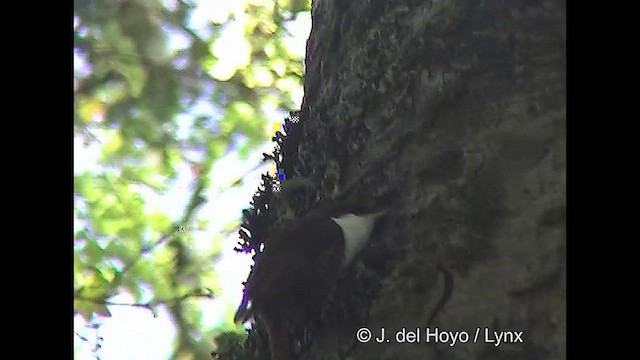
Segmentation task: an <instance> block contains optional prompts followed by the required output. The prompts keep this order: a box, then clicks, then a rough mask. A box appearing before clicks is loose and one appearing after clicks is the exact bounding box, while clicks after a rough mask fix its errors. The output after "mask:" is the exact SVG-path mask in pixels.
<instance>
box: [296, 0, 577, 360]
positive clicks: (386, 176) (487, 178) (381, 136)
mask: <svg viewBox="0 0 640 360" xmlns="http://www.w3.org/2000/svg"><path fill="white" fill-rule="evenodd" d="M307 51H308V53H307V59H306V77H305V99H304V103H303V107H302V111H301V115H300V126H299V128H298V129H297V130H295V131H294V132H295V134H294V135H295V136H293V137H292V138H291V139H289V140H288V143H287V144H285V146H284V153H285V162H284V164H285V167H286V168H287V171H288V173H292V174H294V175H302V176H305V177H307V178H309V179H312V181H313V182H315V183H316V184H317V185H318V188H319V195H320V196H321V197H325V198H331V197H333V196H336V194H340V192H341V190H344V189H345V184H354V183H357V185H358V186H357V188H358V191H359V192H362V193H364V194H369V195H370V199H363V201H365V200H367V201H371V202H373V203H378V204H381V203H384V205H385V206H388V207H389V208H390V209H392V215H391V218H390V220H389V221H387V223H385V224H383V226H382V227H381V230H380V231H379V234H378V235H377V236H376V238H375V239H374V240H373V241H374V242H373V244H372V245H371V246H369V247H367V248H366V249H365V250H364V251H363V253H362V254H361V256H360V260H359V264H358V265H357V266H354V267H353V268H352V269H350V271H349V272H348V273H347V274H346V275H345V278H344V279H342V280H341V281H340V283H339V284H338V286H337V289H336V291H335V292H334V294H333V295H332V299H331V300H330V301H329V303H331V304H332V305H327V306H326V308H325V309H323V316H322V319H321V320H320V323H321V325H318V326H315V327H313V329H314V330H310V334H311V335H310V339H311V340H310V341H309V342H308V344H309V345H308V347H306V348H304V347H303V349H302V350H298V356H299V358H301V359H333V358H336V359H337V358H351V359H561V358H565V356H566V351H565V329H566V325H565V321H566V315H565V288H566V287H565V264H566V261H565V112H566V110H565V109H566V108H565V2H564V1H561V0H519V1H518V0H516V1H497V0H485V1H464V0H442V1H426V0H425V1H406V0H402V1H400V0H396V1H391V0H368V1H366V0H365V1H341V0H316V4H314V11H313V30H312V33H311V36H310V39H309V42H308V50H307ZM390 193H393V194H394V196H393V197H389V196H387V195H385V194H390ZM439 266H441V269H440V270H439V269H438V267H439ZM447 273H449V274H450V275H451V276H450V277H449V276H448V275H446V274H447ZM449 290H451V293H450V294H448V292H449ZM448 295H451V296H450V297H449V296H448ZM439 300H443V301H446V302H445V303H444V306H443V307H442V309H441V310H440V311H438V312H437V313H435V314H434V313H433V312H434V308H435V307H436V304H437V303H438V301H439ZM336 309H343V312H340V311H342V310H336ZM432 314H433V315H434V320H433V322H432V323H429V318H430V316H431V315H432ZM362 327H367V328H369V329H370V330H371V331H372V335H373V337H374V338H375V337H379V336H380V333H381V328H383V327H384V329H385V332H386V337H387V338H388V339H389V342H384V343H383V344H379V343H377V342H376V341H375V340H374V339H372V340H370V341H368V342H367V343H360V342H358V341H357V340H356V331H357V330H358V329H359V328H362ZM426 327H429V334H431V336H430V337H429V338H428V339H427V332H426V331H427V330H426ZM436 327H437V329H438V331H440V332H441V333H440V336H439V337H438V340H440V341H441V342H440V343H438V342H436V341H435V338H434V336H433V334H435V331H436V330H435V328H436ZM403 328H404V329H405V333H404V335H405V340H407V338H406V335H408V334H407V332H406V331H407V330H412V331H414V332H415V331H416V328H417V329H418V332H419V333H420V339H419V343H417V344H409V343H399V342H398V341H397V340H402V338H399V339H396V338H395V335H396V332H397V331H400V330H402V329H403ZM443 331H447V332H459V333H458V335H459V337H458V338H457V340H456V343H455V344H454V345H453V346H450V345H451V344H452V342H453V338H451V337H449V338H447V337H446V336H444V335H442V332H443ZM477 331H479V332H478V333H477V334H478V337H477V338H476V332H477ZM487 331H488V332H487ZM502 331H509V333H505V334H507V337H508V338H507V339H506V340H509V341H507V342H504V340H505V339H504V338H503V339H502V340H503V342H502V343H500V344H499V345H498V343H497V340H498V339H497V335H496V334H495V333H494V332H498V333H499V332H502ZM463 332H464V333H466V334H468V335H469V339H467V341H466V342H465V341H464V340H465V339H466V337H465V335H464V333H463ZM520 332H521V333H520ZM516 334H520V338H521V341H520V338H518V337H517V336H516ZM409 336H410V337H411V339H414V340H417V339H415V338H413V337H412V336H411V335H409ZM414 336H415V335H414ZM427 340H429V341H427Z"/></svg>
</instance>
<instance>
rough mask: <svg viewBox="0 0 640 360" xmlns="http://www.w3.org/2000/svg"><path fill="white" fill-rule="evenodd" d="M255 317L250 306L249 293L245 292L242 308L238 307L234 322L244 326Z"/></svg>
mask: <svg viewBox="0 0 640 360" xmlns="http://www.w3.org/2000/svg"><path fill="white" fill-rule="evenodd" d="M251 316H253V313H252V311H251V306H250V305H249V299H248V298H247V293H246V292H245V294H244V296H242V302H241V303H240V306H238V310H236V313H235V315H234V316H233V322H234V323H236V324H243V323H245V322H246V321H247V320H249V318H251Z"/></svg>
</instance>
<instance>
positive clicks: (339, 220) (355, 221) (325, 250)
mask: <svg viewBox="0 0 640 360" xmlns="http://www.w3.org/2000/svg"><path fill="white" fill-rule="evenodd" d="M384 214H386V211H376V212H368V213H366V212H365V213H359V212H357V211H355V210H354V207H353V206H351V205H350V204H349V203H345V202H342V203H340V202H336V203H332V204H331V205H328V206H322V207H319V208H317V209H315V210H312V211H310V212H308V213H307V214H305V215H303V216H300V217H297V218H294V219H290V220H286V221H284V222H283V223H282V224H281V225H280V226H279V227H278V228H276V229H275V231H273V232H272V235H271V236H269V238H268V239H266V240H265V242H264V249H263V251H262V252H260V253H258V254H257V255H256V261H255V265H254V267H253V269H252V271H251V273H250V274H249V277H248V279H247V281H246V283H245V291H244V294H243V299H242V302H241V303H240V306H239V307H238V310H237V311H236V314H235V316H234V321H235V322H236V323H244V322H246V321H247V320H248V319H249V318H251V317H254V318H257V319H258V320H259V321H261V322H262V324H263V325H264V326H265V328H266V330H267V335H268V337H269V348H270V353H271V359H272V360H290V359H291V358H292V352H291V349H290V344H289V339H288V331H287V326H286V322H285V315H286V314H287V312H288V311H291V310H292V309H314V308H316V309H317V308H318V307H319V306H320V305H321V303H322V301H323V300H325V299H326V297H327V296H328V295H329V293H330V291H331V289H332V287H333V285H334V283H335V282H336V281H337V279H338V277H339V276H340V274H341V273H342V272H343V271H344V270H345V269H346V267H347V266H348V265H349V264H350V263H351V262H352V261H353V260H354V258H355V257H356V255H357V254H358V253H359V252H360V251H361V250H362V248H363V247H364V246H365V245H366V244H367V242H368V241H369V239H370V238H371V235H372V232H373V229H374V226H375V223H376V221H377V220H378V219H379V218H380V217H381V216H383V215H384Z"/></svg>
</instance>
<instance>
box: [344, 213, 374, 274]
mask: <svg viewBox="0 0 640 360" xmlns="http://www.w3.org/2000/svg"><path fill="white" fill-rule="evenodd" d="M382 214H383V213H375V214H367V215H354V214H346V215H342V216H340V217H337V218H334V217H332V218H331V219H333V221H335V222H336V224H338V225H339V226H340V228H342V233H343V234H344V241H345V244H344V245H345V249H344V258H345V262H344V264H345V265H347V264H349V263H350V262H351V260H353V258H354V257H355V256H356V254H357V253H358V252H359V251H360V250H361V249H362V247H363V246H364V245H365V244H366V243H367V241H369V238H370V237H371V232H372V231H373V226H374V224H375V221H376V219H377V218H378V217H380V215H382Z"/></svg>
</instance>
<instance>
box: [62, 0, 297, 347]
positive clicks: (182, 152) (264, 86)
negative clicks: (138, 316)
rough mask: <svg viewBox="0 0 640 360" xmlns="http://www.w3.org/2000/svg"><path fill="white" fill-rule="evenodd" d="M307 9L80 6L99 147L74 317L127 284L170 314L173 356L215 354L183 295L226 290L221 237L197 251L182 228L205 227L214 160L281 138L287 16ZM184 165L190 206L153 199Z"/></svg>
mask: <svg viewBox="0 0 640 360" xmlns="http://www.w3.org/2000/svg"><path fill="white" fill-rule="evenodd" d="M204 6H208V8H207V9H205V10H206V11H205V10H203V9H202V7H204ZM308 10H309V3H308V1H298V0H289V1H277V0H263V1H257V0H254V1H237V2H225V1H202V2H201V3H200V4H197V3H195V2H192V1H163V2H161V1H159V0H119V1H111V0H78V1H76V2H75V3H74V15H75V16H74V54H75V66H74V67H75V71H74V103H75V104H74V105H75V112H74V132H75V135H76V139H81V140H82V141H83V142H84V145H85V146H86V149H87V150H86V151H88V152H90V150H89V149H98V150H99V151H98V152H99V155H98V156H97V158H98V159H97V161H96V163H95V164H93V165H95V166H92V168H91V169H88V170H87V169H84V170H81V171H76V173H75V175H74V218H75V223H74V224H75V225H74V232H75V234H74V309H75V312H76V314H79V315H81V316H83V317H84V318H85V319H86V320H87V321H90V320H91V319H95V318H96V317H100V316H109V310H108V308H107V305H108V304H110V303H111V300H110V299H111V298H112V297H113V296H114V295H116V294H118V293H119V292H122V291H126V292H128V293H130V294H132V295H133V297H134V298H135V303H133V304H131V305H132V306H140V307H145V308H148V309H150V310H152V311H155V308H156V306H159V305H166V306H167V308H169V309H170V311H171V313H172V315H173V317H174V320H175V321H176V322H177V323H178V325H177V328H178V329H179V330H180V332H181V333H180V334H179V336H178V338H179V341H178V344H177V345H176V349H177V350H176V354H174V355H175V356H176V357H179V356H187V354H186V353H185V351H186V352H187V353H188V352H189V351H196V352H197V354H196V353H194V354H192V356H195V357H196V358H201V354H202V353H204V352H206V354H208V351H210V349H207V348H206V347H204V348H203V347H202V346H187V345H193V344H197V343H199V342H200V343H201V342H202V341H210V339H201V338H198V339H195V338H191V337H192V335H191V333H188V334H184V333H185V332H189V329H195V328H197V327H199V326H200V323H199V320H198V318H199V316H198V315H197V314H198V309H197V303H195V302H190V301H187V298H191V297H197V296H211V295H212V294H213V293H215V291H216V290H217V288H218V284H217V281H216V277H215V274H213V272H212V263H213V261H214V260H215V259H216V257H217V253H218V250H219V249H218V248H219V246H217V245H216V244H215V241H214V239H211V240H212V241H211V243H212V244H211V247H210V249H206V250H204V251H203V250H202V249H198V251H195V249H194V246H193V236H192V234H191V233H190V232H189V231H182V230H183V229H187V228H189V229H190V228H200V229H202V228H205V227H206V226H207V224H206V222H203V221H202V219H197V218H196V215H195V214H196V210H197V209H198V208H199V207H200V206H201V205H202V204H203V203H204V202H206V201H207V199H205V189H207V188H208V187H209V186H210V185H211V179H210V177H209V174H210V172H211V168H212V166H213V164H214V163H215V162H216V160H218V159H220V158H221V157H223V156H224V155H225V154H228V153H229V152H234V151H237V152H238V153H239V154H240V155H241V156H242V157H246V156H247V154H248V153H249V152H250V151H251V150H252V149H255V148H256V147H257V146H258V145H259V144H261V143H263V142H264V141H266V140H268V138H269V136H270V135H271V134H270V133H269V131H267V128H268V126H267V123H268V116H269V115H270V114H271V115H273V114H274V112H275V111H288V110H294V107H295V105H294V101H297V100H300V99H298V97H300V88H301V79H302V71H303V68H302V60H301V58H302V56H303V54H302V52H301V51H300V49H296V48H294V47H293V46H292V41H291V34H290V32H289V31H288V30H287V24H291V23H292V22H295V21H296V19H298V18H299V17H300V16H301V15H305V16H307V17H308V13H307V12H308ZM203 14H205V15H206V16H207V17H208V18H210V19H211V20H202V18H203ZM305 35H306V34H305ZM185 167H187V168H189V169H190V170H191V172H192V174H193V177H194V180H193V186H192V190H191V192H190V193H185V194H184V199H185V203H186V206H184V209H183V211H182V213H181V215H180V216H178V217H177V218H176V217H175V216H171V215H170V214H166V213H163V212H161V211H158V210H157V209H155V208H154V207H153V206H150V204H148V203H147V202H148V201H147V198H148V196H149V194H155V195H156V196H162V195H163V194H166V192H167V191H168V190H169V189H170V188H171V187H172V186H174V185H175V183H176V180H177V178H178V172H179V169H182V168H185ZM205 220H206V219H205ZM208 333H211V331H208ZM187 343H190V344H187ZM193 349H202V351H199V350H193ZM207 350H208V351H207Z"/></svg>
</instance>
